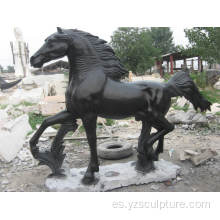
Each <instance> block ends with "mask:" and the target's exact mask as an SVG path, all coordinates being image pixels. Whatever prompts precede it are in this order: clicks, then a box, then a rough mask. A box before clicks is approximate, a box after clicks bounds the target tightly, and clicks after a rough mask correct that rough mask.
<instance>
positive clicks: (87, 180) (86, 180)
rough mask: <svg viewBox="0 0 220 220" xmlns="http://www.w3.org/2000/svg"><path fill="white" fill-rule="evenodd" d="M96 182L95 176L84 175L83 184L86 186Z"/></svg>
mask: <svg viewBox="0 0 220 220" xmlns="http://www.w3.org/2000/svg"><path fill="white" fill-rule="evenodd" d="M95 180H96V179H95V176H94V174H89V173H86V174H85V175H84V177H83V178H82V183H83V184H84V185H91V184H94V183H96V181H95Z"/></svg>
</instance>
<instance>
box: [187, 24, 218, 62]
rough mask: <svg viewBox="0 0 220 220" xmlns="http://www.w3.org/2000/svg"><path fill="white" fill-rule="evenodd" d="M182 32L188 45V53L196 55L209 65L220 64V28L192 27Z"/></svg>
mask: <svg viewBox="0 0 220 220" xmlns="http://www.w3.org/2000/svg"><path fill="white" fill-rule="evenodd" d="M184 31H185V34H186V37H187V38H188V40H189V43H190V45H189V46H188V47H189V48H188V49H189V50H188V53H194V54H198V55H199V56H201V58H202V59H204V60H207V61H208V62H209V63H214V62H220V27H194V28H191V29H185V30H184Z"/></svg>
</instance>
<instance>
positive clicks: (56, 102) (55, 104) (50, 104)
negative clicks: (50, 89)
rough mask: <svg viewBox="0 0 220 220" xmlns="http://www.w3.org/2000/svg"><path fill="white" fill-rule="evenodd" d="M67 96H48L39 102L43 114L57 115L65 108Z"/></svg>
mask: <svg viewBox="0 0 220 220" xmlns="http://www.w3.org/2000/svg"><path fill="white" fill-rule="evenodd" d="M65 108H66V104H65V96H61V95H59V96H47V97H45V98H44V100H43V101H41V102H40V103H39V109H40V112H41V114H42V115H43V116H50V115H55V114H57V113H58V112H60V111H63V110H65Z"/></svg>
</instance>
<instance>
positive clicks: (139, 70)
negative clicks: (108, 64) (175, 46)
mask: <svg viewBox="0 0 220 220" xmlns="http://www.w3.org/2000/svg"><path fill="white" fill-rule="evenodd" d="M111 46H112V47H113V49H114V51H115V53H116V55H117V56H118V57H119V58H120V60H121V62H122V63H123V64H124V65H125V67H126V68H127V69H128V70H131V71H132V72H134V73H136V74H143V73H144V72H145V71H146V70H147V69H149V68H150V67H152V66H153V65H154V58H155V57H156V56H158V55H159V50H158V49H157V48H155V47H153V40H152V37H151V33H150V30H149V29H148V28H136V27H120V28H118V29H117V30H116V31H115V32H114V33H113V36H112V37H111Z"/></svg>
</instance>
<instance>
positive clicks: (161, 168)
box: [45, 160, 180, 192]
mask: <svg viewBox="0 0 220 220" xmlns="http://www.w3.org/2000/svg"><path fill="white" fill-rule="evenodd" d="M85 170H86V168H78V169H76V168H73V169H71V170H70V171H68V172H67V171H66V177H64V178H55V177H52V178H47V180H46V183H45V184H46V187H47V188H48V189H49V190H50V191H61V192H67V191H70V192H76V191H80V192H82V191H84V192H100V191H108V190H112V189H116V188H120V187H123V186H130V185H141V184H146V183H151V182H163V181H166V180H170V179H173V178H176V176H177V174H178V173H179V171H180V167H179V166H177V165H175V164H173V163H171V162H168V161H165V160H160V161H158V162H155V170H154V171H152V172H150V173H147V174H142V173H138V172H137V171H136V170H135V162H133V161H131V162H128V163H117V164H111V165H106V166H100V169H99V170H100V171H99V173H97V174H96V178H97V182H96V184H93V185H89V186H87V185H83V184H82V183H81V179H82V177H83V174H84V172H85Z"/></svg>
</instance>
